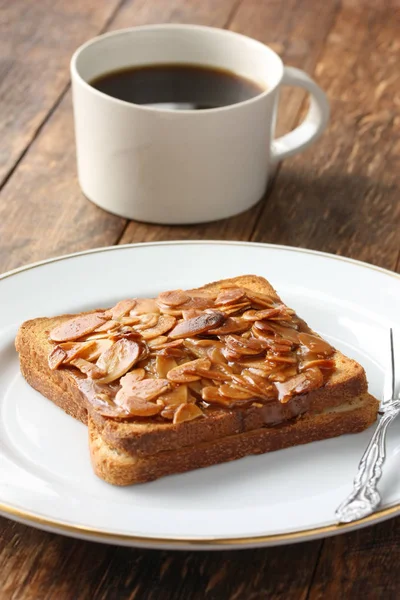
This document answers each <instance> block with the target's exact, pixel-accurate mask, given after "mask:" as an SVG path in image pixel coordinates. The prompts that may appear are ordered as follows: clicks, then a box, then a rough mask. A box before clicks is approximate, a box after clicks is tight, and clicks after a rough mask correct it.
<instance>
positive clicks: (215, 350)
mask: <svg viewBox="0 0 400 600" xmlns="http://www.w3.org/2000/svg"><path fill="white" fill-rule="evenodd" d="M207 356H208V358H209V359H210V360H211V362H212V363H214V364H215V365H226V358H225V356H224V355H223V354H222V349H221V348H220V347H215V346H211V348H208V349H207Z"/></svg>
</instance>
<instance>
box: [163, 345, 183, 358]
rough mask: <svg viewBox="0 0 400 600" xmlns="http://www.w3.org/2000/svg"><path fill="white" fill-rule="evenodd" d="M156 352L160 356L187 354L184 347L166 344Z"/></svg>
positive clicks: (180, 356) (178, 356) (181, 355)
mask: <svg viewBox="0 0 400 600" xmlns="http://www.w3.org/2000/svg"><path fill="white" fill-rule="evenodd" d="M157 352H158V354H159V355H160V356H169V357H174V358H185V357H186V356H187V353H186V351H185V348H183V347H176V346H166V347H165V348H162V349H161V350H157Z"/></svg>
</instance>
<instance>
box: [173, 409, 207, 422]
mask: <svg viewBox="0 0 400 600" xmlns="http://www.w3.org/2000/svg"><path fill="white" fill-rule="evenodd" d="M202 416H203V411H202V410H201V409H200V408H199V407H198V406H196V404H181V405H180V406H178V408H177V409H176V411H175V414H174V420H173V423H174V425H178V424H179V423H183V422H185V421H192V420H193V419H197V418H198V417H202Z"/></svg>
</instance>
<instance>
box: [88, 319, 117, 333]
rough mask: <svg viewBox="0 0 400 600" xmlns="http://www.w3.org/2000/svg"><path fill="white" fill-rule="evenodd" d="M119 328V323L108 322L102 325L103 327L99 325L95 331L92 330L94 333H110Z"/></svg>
mask: <svg viewBox="0 0 400 600" xmlns="http://www.w3.org/2000/svg"><path fill="white" fill-rule="evenodd" d="M120 326H121V323H120V322H119V321H113V320H109V321H106V322H105V323H103V325H100V327H97V329H95V330H94V333H109V332H110V331H114V330H115V329H118V328H119V327H120Z"/></svg>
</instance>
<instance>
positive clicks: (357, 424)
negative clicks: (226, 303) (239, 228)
mask: <svg viewBox="0 0 400 600" xmlns="http://www.w3.org/2000/svg"><path fill="white" fill-rule="evenodd" d="M232 286H236V287H239V288H240V289H242V290H247V294H249V295H251V293H255V294H264V295H267V296H269V297H270V298H271V299H272V301H273V302H274V303H275V304H277V305H282V302H281V300H280V298H279V297H278V295H277V294H276V292H275V290H274V289H273V288H272V287H271V286H270V284H269V283H268V282H267V281H266V280H265V279H263V278H260V277H257V276H254V275H249V276H242V277H237V278H234V279H230V280H224V281H220V282H216V283H212V284H208V285H207V286H204V287H203V288H199V290H189V291H188V292H187V293H188V294H190V293H193V294H196V293H200V292H205V293H208V292H209V293H214V295H215V293H218V292H220V291H221V290H224V289H228V288H230V287H232ZM256 300H257V299H256ZM256 300H255V302H256ZM238 306H239V305H238ZM261 308H262V307H261ZM258 309H260V307H258ZM243 310H244V309H239V313H237V314H243ZM241 311H242V312H241ZM97 312H98V311H97ZM178 312H179V311H178ZM259 314H261V313H259ZM73 316H74V315H63V316H59V317H54V318H39V319H34V320H32V321H27V322H26V323H24V324H23V325H22V326H21V328H20V330H19V332H18V335H17V338H16V348H17V351H18V352H19V355H20V364H21V372H22V374H23V376H24V377H25V379H26V380H27V381H28V383H30V385H32V387H34V388H35V389H37V390H38V391H40V392H41V393H42V394H43V395H44V396H46V397H47V398H49V399H50V400H52V401H53V402H54V403H56V404H57V405H58V406H60V407H61V408H62V409H63V410H65V411H66V412H67V413H68V414H70V415H71V416H73V417H74V418H77V419H79V420H81V421H82V422H84V423H88V424H89V445H90V451H91V457H92V462H93V466H94V469H95V472H96V473H97V474H98V475H99V476H100V477H102V478H103V479H105V480H106V481H108V482H110V483H115V484H119V485H128V484H131V483H138V482H143V481H149V480H152V479H155V478H157V477H161V476H162V475H166V474H171V473H178V472H182V471H187V470H190V469H195V468H198V467H203V466H208V465H212V464H217V463H219V462H224V461H227V460H234V459H235V458H240V457H242V456H245V455H247V454H257V453H262V452H268V451H271V450H277V449H279V448H285V447H288V446H292V445H297V444H302V443H306V442H310V441H315V440H320V439H325V438H328V437H333V436H337V435H341V434H342V433H350V432H357V431H361V430H362V429H365V428H366V427H368V426H369V425H371V424H372V423H373V421H374V420H375V419H376V415H377V410H378V402H377V401H376V400H375V399H374V398H372V397H371V396H370V395H369V394H368V392H367V382H366V377H365V372H364V370H363V368H362V367H361V366H360V365H359V364H358V363H356V362H355V361H353V360H351V359H349V358H347V357H345V356H344V355H343V354H341V353H340V352H338V351H333V350H332V352H333V354H332V356H330V360H331V361H332V363H333V364H334V368H333V369H332V370H331V371H330V372H329V376H328V377H325V379H324V383H323V385H320V386H319V387H317V388H316V389H312V390H310V391H307V392H306V393H299V394H294V395H293V397H291V398H290V400H289V401H288V402H279V401H274V402H270V401H268V402H265V399H264V400H262V401H257V402H252V403H250V404H249V403H246V404H238V405H237V406H236V405H235V406H234V407H233V408H232V407H229V408H226V407H223V408H222V407H220V406H218V405H214V406H212V405H211V406H209V407H208V408H207V409H205V410H204V412H203V416H202V417H201V418H194V419H193V420H187V421H183V422H178V423H175V424H174V423H173V422H171V421H168V420H166V419H162V418H161V417H159V416H156V417H155V418H141V417H138V418H132V417H129V418H124V419H115V418H112V417H109V416H105V415H104V414H102V412H101V411H98V410H96V408H95V407H94V406H93V405H92V404H91V403H90V402H89V401H88V398H87V397H86V396H85V394H84V393H82V391H81V390H80V387H79V384H80V383H81V381H82V378H83V377H84V376H83V375H82V373H80V372H79V371H77V369H73V368H56V369H50V367H49V364H48V357H49V354H50V353H51V351H52V348H53V347H54V342H53V341H52V340H51V339H50V338H49V333H50V332H51V331H52V330H54V328H55V327H57V326H59V325H60V324H62V323H64V322H66V321H68V320H69V319H71V317H73ZM299 323H301V331H303V332H306V333H309V334H313V332H312V331H311V330H310V329H309V328H308V326H307V325H306V324H305V323H304V322H303V321H300V320H299ZM198 337H200V338H201V337H202V336H198ZM214 383H215V382H214ZM160 398H161V399H162V396H161V397H160ZM255 400H257V399H255ZM200 403H201V402H200ZM277 411H278V412H277Z"/></svg>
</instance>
